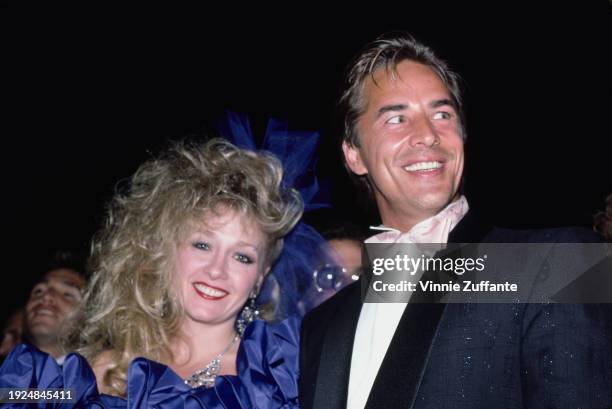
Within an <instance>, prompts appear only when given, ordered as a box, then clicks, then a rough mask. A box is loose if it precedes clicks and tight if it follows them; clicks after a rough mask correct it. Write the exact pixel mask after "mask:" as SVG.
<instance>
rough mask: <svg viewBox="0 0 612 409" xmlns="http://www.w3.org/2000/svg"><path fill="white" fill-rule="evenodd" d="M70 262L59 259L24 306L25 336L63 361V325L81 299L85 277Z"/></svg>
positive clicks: (59, 360) (35, 287)
mask: <svg viewBox="0 0 612 409" xmlns="http://www.w3.org/2000/svg"><path fill="white" fill-rule="evenodd" d="M68 265H69V263H63V262H61V261H58V262H57V263H55V265H54V266H53V267H52V268H51V269H50V270H49V271H48V272H47V273H45V274H44V276H43V277H42V279H41V280H40V281H39V282H38V283H37V284H36V285H34V288H32V292H31V293H30V297H29V299H28V301H27V303H26V306H25V334H24V335H25V338H26V340H27V341H29V342H30V343H31V344H33V345H35V346H36V347H37V348H38V349H40V350H41V351H44V352H47V353H48V354H50V355H52V356H53V357H54V358H55V359H56V360H57V361H58V363H60V364H61V363H62V362H63V357H64V356H63V355H64V354H63V352H62V349H61V345H60V335H61V330H62V326H63V324H64V323H65V320H66V318H67V317H68V316H69V314H70V313H71V312H72V311H74V310H75V309H76V307H77V305H78V303H79V302H80V301H81V291H82V290H83V288H84V287H85V279H84V278H83V276H82V275H81V274H80V273H79V272H77V271H76V270H75V269H73V268H70V267H67V266H68Z"/></svg>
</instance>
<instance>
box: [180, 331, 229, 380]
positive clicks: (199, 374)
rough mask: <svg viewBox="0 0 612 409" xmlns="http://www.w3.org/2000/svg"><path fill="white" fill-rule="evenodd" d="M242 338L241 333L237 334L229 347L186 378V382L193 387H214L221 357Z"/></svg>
mask: <svg viewBox="0 0 612 409" xmlns="http://www.w3.org/2000/svg"><path fill="white" fill-rule="evenodd" d="M239 339H240V335H239V334H236V335H235V336H234V338H232V341H231V342H230V343H229V345H228V346H227V347H225V349H224V350H223V351H221V353H220V354H219V355H217V356H216V357H214V358H213V360H212V361H210V363H209V364H208V365H206V366H205V367H204V368H202V369H200V370H199V371H196V372H194V373H193V374H192V375H191V376H190V377H189V378H187V379H185V384H187V385H189V386H191V387H192V388H197V387H199V386H204V387H205V388H212V387H213V386H215V378H216V377H217V375H218V374H219V369H220V368H221V359H222V358H223V355H225V353H226V352H227V351H229V350H230V348H231V347H232V346H233V345H234V344H235V343H236V341H238V340H239Z"/></svg>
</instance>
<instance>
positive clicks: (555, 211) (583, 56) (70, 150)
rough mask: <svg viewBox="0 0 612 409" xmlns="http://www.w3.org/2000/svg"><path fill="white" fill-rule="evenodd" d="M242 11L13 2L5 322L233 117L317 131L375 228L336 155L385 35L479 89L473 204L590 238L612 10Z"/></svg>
mask: <svg viewBox="0 0 612 409" xmlns="http://www.w3.org/2000/svg"><path fill="white" fill-rule="evenodd" d="M509 4H515V3H508V5H509ZM229 6H230V7H228V10H225V11H223V12H221V11H218V12H216V13H211V12H204V11H198V12H195V11H191V10H189V11H187V10H186V11H185V12H184V13H180V15H175V14H174V13H169V12H166V11H165V10H156V13H154V14H155V15H154V16H153V15H149V14H148V13H145V12H144V11H142V10H141V11H137V12H132V11H130V12H129V13H128V12H127V11H125V10H116V11H114V12H113V13H109V12H108V11H106V13H104V14H103V13H101V12H100V11H99V10H58V9H53V10H49V13H47V11H46V10H45V11H41V10H38V12H37V13H35V15H33V14H34V13H31V12H28V13H25V12H23V11H18V12H17V11H14V10H12V9H11V7H9V6H6V5H2V10H0V11H2V24H3V27H4V28H3V29H2V30H3V40H2V44H3V45H2V66H3V71H4V74H3V75H2V80H1V86H2V95H3V96H2V100H4V102H3V105H4V106H5V108H2V117H3V119H2V146H3V149H2V164H3V173H2V178H3V181H4V184H3V185H4V186H3V189H2V191H3V193H2V202H3V204H4V206H3V216H4V217H3V218H2V232H3V233H4V240H3V243H4V244H3V248H4V252H3V256H4V261H5V263H4V265H5V271H4V284H3V285H2V289H1V290H0V291H2V296H3V299H4V300H5V303H4V305H5V307H4V308H3V309H2V311H0V312H1V313H2V314H1V316H0V318H4V317H5V315H6V314H7V313H8V311H9V309H12V308H15V307H17V306H18V305H20V304H21V303H23V302H24V301H25V298H26V297H27V293H28V290H29V288H30V285H31V283H32V280H34V279H35V277H37V276H39V275H40V274H42V273H43V272H44V270H45V266H46V263H47V261H48V259H49V257H50V255H51V254H52V253H53V252H54V251H55V250H57V249H67V248H72V249H75V248H76V249H78V250H81V251H83V252H87V251H88V243H89V239H90V237H91V235H92V233H93V232H94V231H95V230H96V229H97V227H98V226H99V224H100V222H101V219H102V215H103V208H104V204H105V203H106V202H107V201H108V199H109V198H110V196H111V195H112V193H113V189H114V185H115V183H116V182H117V181H118V180H120V179H122V178H126V177H128V176H129V175H130V174H132V173H133V172H134V171H135V170H136V168H137V166H138V165H139V164H140V163H141V162H142V161H144V160H145V159H147V158H149V157H150V155H151V154H153V153H155V152H157V151H159V149H161V148H163V147H164V146H165V145H166V143H167V140H168V139H179V138H182V137H184V136H185V135H187V134H204V133H206V129H211V128H213V127H214V125H215V121H216V119H217V118H218V117H219V115H220V114H221V113H222V112H223V109H226V108H230V109H233V110H235V111H239V112H244V113H247V114H249V115H250V116H251V118H252V124H253V128H254V132H255V133H256V134H257V135H259V136H261V135H262V133H263V129H264V126H265V123H266V121H267V119H268V118H270V117H277V118H284V119H288V120H289V126H290V129H295V130H300V129H304V130H319V131H320V132H321V146H320V162H319V174H320V177H321V178H327V179H329V180H331V181H332V182H333V186H334V187H335V188H334V190H333V200H334V204H335V205H336V207H337V208H338V209H341V211H342V213H343V214H346V215H348V216H349V217H350V218H352V219H354V220H356V221H358V222H362V223H365V222H366V217H367V215H364V214H363V212H362V211H360V209H362V208H363V207H362V206H360V205H357V204H356V202H355V200H354V197H355V195H354V192H353V191H352V190H351V185H350V182H349V180H348V179H347V177H346V176H345V175H344V170H343V167H342V165H341V160H340V157H339V154H338V149H337V143H336V135H337V133H338V131H337V130H338V127H337V117H336V116H335V112H336V108H335V102H336V99H337V98H336V97H337V91H338V86H339V79H340V78H341V74H342V71H343V67H344V65H345V64H346V62H347V61H348V59H349V58H350V56H352V55H353V54H354V53H355V52H356V51H357V50H358V49H359V48H360V47H361V46H362V45H363V44H365V43H366V42H368V41H370V40H372V39H374V38H375V37H376V36H377V35H379V34H381V33H382V32H384V31H388V30H395V29H400V30H406V31H410V32H411V33H413V34H414V35H415V36H416V37H417V38H418V39H420V40H421V41H423V42H425V43H426V44H429V45H431V46H432V47H433V48H434V49H435V50H437V51H438V54H439V55H441V56H442V57H443V58H445V59H446V60H448V61H449V63H450V64H451V66H452V67H454V68H455V70H456V71H458V72H459V73H460V74H461V75H462V77H463V79H464V81H465V83H466V92H465V105H466V108H467V118H468V122H467V127H468V143H467V145H466V155H467V166H466V181H467V184H466V190H467V197H468V199H469V201H470V204H471V206H472V207H478V208H481V209H486V210H487V212H488V213H489V215H490V216H491V217H492V218H493V219H494V221H495V222H496V223H497V224H499V225H502V226H509V227H516V228H527V227H529V228H534V227H550V226H563V225H583V226H587V227H588V226H590V225H591V222H592V216H593V214H594V213H595V212H596V211H597V210H600V209H602V208H603V206H604V200H605V197H606V194H608V193H610V192H612V178H611V174H612V172H611V171H610V160H609V158H610V152H611V150H610V149H609V148H608V146H609V145H610V144H609V140H610V139H611V137H612V135H611V131H610V122H611V120H612V115H611V111H610V108H611V105H610V97H611V80H610V76H611V73H612V66H611V64H610V61H609V56H610V50H611V41H610V39H611V38H612V37H611V36H610V34H611V26H612V24H611V23H612V19H611V16H612V14H611V9H612V7H611V6H610V3H609V2H605V1H603V2H597V1H589V2H586V1H585V2H580V3H577V4H574V5H567V6H560V5H558V4H555V5H552V6H551V7H549V8H545V9H542V10H537V11H536V10H534V9H533V6H528V7H527V6H526V7H518V6H516V7H508V6H504V5H501V6H497V7H498V8H497V9H488V10H486V9H484V10H483V9H477V10H474V11H466V10H463V12H462V13H461V14H459V13H458V12H455V10H448V9H446V8H445V7H443V6H442V5H435V6H432V7H431V9H428V10H416V9H414V8H413V7H412V6H411V5H410V4H406V5H403V6H397V5H393V4H376V5H370V6H369V7H367V8H363V10H362V12H361V13H356V14H360V15H357V16H353V15H350V16H349V15H348V12H347V13H346V14H345V13H337V14H336V15H334V16H330V15H329V12H328V11H323V12H314V11H313V10H310V9H308V8H306V7H305V6H303V5H302V6H300V5H299V4H298V5H296V6H295V7H294V8H293V9H292V10H284V14H283V16H282V17H273V16H271V15H269V14H266V13H267V12H268V11H264V10H259V9H252V10H251V9H246V8H244V7H242V6H238V5H237V4H236V5H234V6H232V5H229ZM338 7H340V6H338V5H336V6H335V8H338ZM351 7H352V8H354V7H356V6H355V5H353V6H351ZM563 7H564V8H563ZM347 10H348V9H347ZM106 14H111V15H106ZM177 14H178V13H177ZM72 16H78V17H72Z"/></svg>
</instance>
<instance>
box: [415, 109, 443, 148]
mask: <svg viewBox="0 0 612 409" xmlns="http://www.w3.org/2000/svg"><path fill="white" fill-rule="evenodd" d="M410 144H411V145H412V146H415V147H419V146H421V147H428V148H430V147H432V146H434V145H439V144H440V135H438V132H437V131H436V128H435V127H434V125H433V124H432V122H431V120H430V119H429V118H428V117H427V116H426V115H422V116H420V117H419V118H418V119H417V120H416V121H415V123H414V127H413V129H412V134H411V135H410Z"/></svg>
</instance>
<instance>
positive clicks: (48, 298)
mask: <svg viewBox="0 0 612 409" xmlns="http://www.w3.org/2000/svg"><path fill="white" fill-rule="evenodd" d="M56 297H57V291H56V290H54V289H53V288H47V289H46V290H44V292H43V294H42V297H41V298H42V300H43V302H45V303H54V302H55V298H56Z"/></svg>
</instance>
